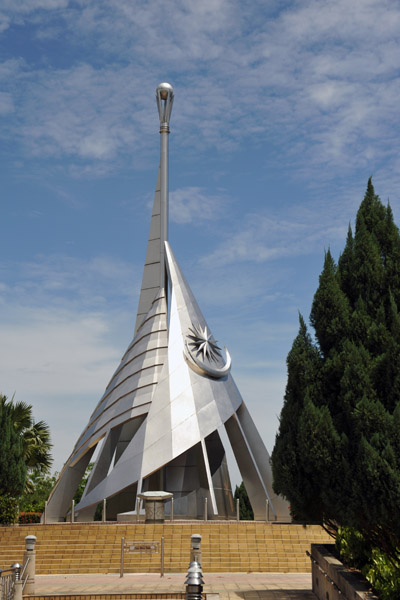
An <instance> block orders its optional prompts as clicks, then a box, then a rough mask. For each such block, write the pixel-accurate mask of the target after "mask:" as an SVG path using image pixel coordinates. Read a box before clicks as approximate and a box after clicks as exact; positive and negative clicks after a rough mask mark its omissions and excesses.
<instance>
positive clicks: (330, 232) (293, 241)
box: [200, 214, 346, 267]
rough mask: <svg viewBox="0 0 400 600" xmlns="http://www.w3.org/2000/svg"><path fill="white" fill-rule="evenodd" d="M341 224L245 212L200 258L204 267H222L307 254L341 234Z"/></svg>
mask: <svg viewBox="0 0 400 600" xmlns="http://www.w3.org/2000/svg"><path fill="white" fill-rule="evenodd" d="M345 230H346V228H345V227H344V226H343V224H340V225H337V224H335V223H332V224H331V225H330V226H326V225H324V224H321V223H318V224H317V223H316V222H315V219H314V222H304V221H303V222H302V221H299V220H297V219H296V220H290V221H289V220H285V219H277V218H272V217H268V216H263V215H259V214H258V215H248V216H247V218H246V222H245V223H243V222H242V223H241V224H240V229H239V230H238V231H237V232H236V233H234V234H233V235H232V234H231V235H229V236H228V237H227V239H225V240H224V241H223V242H222V243H221V244H220V245H219V246H217V248H216V249H215V250H214V251H213V252H212V253H211V254H209V255H207V256H204V257H203V258H201V259H200V263H201V264H202V265H206V266H213V267H222V266H225V265H229V264H237V263H241V262H253V263H264V262H268V261H271V260H275V259H279V258H282V257H288V256H296V255H299V254H310V253H312V252H315V250H316V246H317V245H319V247H320V248H321V249H323V247H324V244H325V247H326V244H328V245H329V241H330V240H333V239H337V238H338V237H339V236H340V237H341V238H343V237H344V235H345Z"/></svg>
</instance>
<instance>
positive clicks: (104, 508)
mask: <svg viewBox="0 0 400 600" xmlns="http://www.w3.org/2000/svg"><path fill="white" fill-rule="evenodd" d="M106 511H107V500H106V499H105V498H104V499H103V512H102V515H101V518H102V521H103V523H105V522H106V521H107V515H106Z"/></svg>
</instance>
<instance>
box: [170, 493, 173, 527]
mask: <svg viewBox="0 0 400 600" xmlns="http://www.w3.org/2000/svg"><path fill="white" fill-rule="evenodd" d="M170 517H171V521H173V520H174V499H173V498H171V515H170Z"/></svg>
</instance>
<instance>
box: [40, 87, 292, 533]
mask: <svg viewBox="0 0 400 600" xmlns="http://www.w3.org/2000/svg"><path fill="white" fill-rule="evenodd" d="M173 98H174V92H173V89H172V86H171V85H169V84H168V83H162V84H160V85H159V86H158V87H157V90H156V99H157V106H158V110H159V116H160V134H161V158H160V167H159V171H158V177H157V186H156V192H155V196H154V206H153V212H152V217H151V225H150V234H149V241H148V246H147V254H146V260H145V266H144V272H143V279H142V287H141V292H140V299H139V307H138V312H137V318H136V325H135V334H134V337H133V340H132V342H131V344H130V345H129V347H128V349H127V351H126V352H125V354H124V356H123V357H122V360H121V363H120V365H119V367H118V368H117V370H116V371H115V373H114V375H113V377H112V378H111V381H110V383H109V384H108V386H107V388H106V390H105V392H104V395H103V397H102V398H101V400H100V402H99V404H98V405H97V407H96V409H95V411H94V412H93V414H92V416H91V417H90V420H89V423H88V424H87V426H86V428H85V429H84V431H83V433H82V434H81V436H80V438H79V439H78V441H77V443H76V445H75V447H74V449H73V451H72V454H71V456H70V457H69V459H68V460H67V462H66V463H65V466H64V468H63V469H62V471H61V473H60V476H59V479H58V482H57V484H56V486H55V488H54V489H53V491H52V493H51V495H50V498H49V501H48V505H47V511H46V519H47V521H48V522H50V521H59V520H62V519H63V518H64V516H65V514H66V513H67V512H68V510H69V508H70V506H71V501H72V498H73V496H74V495H75V491H76V489H77V487H78V485H79V483H80V481H81V479H82V476H83V475H84V473H85V470H86V467H87V465H88V464H89V462H90V459H91V458H92V456H93V453H94V450H95V448H96V447H97V446H98V445H99V444H101V447H100V450H99V452H98V454H97V458H96V460H95V462H94V466H93V469H92V471H91V475H90V478H89V480H88V482H87V485H86V488H85V491H84V493H83V496H82V499H81V501H80V503H79V504H78V505H77V506H76V509H75V510H76V518H77V520H80V521H84V520H91V519H93V515H94V512H95V510H96V507H97V505H98V504H99V503H100V502H102V501H103V499H106V500H107V517H108V518H117V515H118V514H121V513H124V512H127V511H133V510H134V509H135V507H136V498H137V495H138V494H140V493H143V492H146V491H165V492H171V493H173V494H174V515H175V517H177V518H179V517H185V518H198V517H203V507H204V500H205V498H207V500H208V506H209V518H214V519H226V518H230V517H232V516H233V515H234V505H233V498H232V490H231V485H230V480H229V474H228V467H227V463H226V459H225V451H224V448H223V445H222V442H221V439H220V435H219V433H218V430H219V429H220V428H225V430H226V432H227V435H228V439H229V441H230V444H231V446H232V450H233V453H234V456H235V458H236V461H237V464H238V467H239V470H240V473H241V475H242V478H243V481H244V483H245V486H246V489H247V492H248V495H249V498H250V502H251V504H252V507H253V510H254V514H255V518H256V519H262V520H264V519H265V518H266V513H267V511H266V506H267V501H268V506H269V511H268V514H269V515H270V519H271V520H285V521H287V520H289V518H290V517H289V510H288V506H287V503H286V502H285V501H284V500H283V499H282V498H280V497H279V496H276V495H275V494H274V492H273V490H272V473H271V468H270V459H269V455H268V452H267V450H266V448H265V446H264V444H263V442H262V440H261V437H260V435H259V433H258V431H257V429H256V427H255V425H254V423H253V421H252V419H251V417H250V414H249V412H248V410H247V408H246V406H245V404H244V402H243V399H242V397H241V396H240V393H239V391H238V389H237V387H236V385H235V383H234V381H233V378H232V375H231V374H230V368H231V358H230V355H229V352H228V351H227V350H226V349H225V351H223V350H222V349H221V348H220V347H219V346H218V345H217V342H216V341H215V339H214V337H213V335H212V333H211V331H210V329H209V327H208V325H207V323H206V321H205V319H204V317H203V315H202V313H201V311H200V308H199V306H198V304H197V302H196V300H195V298H194V296H193V293H192V292H191V290H190V288H189V285H188V283H187V282H186V280H185V278H184V276H183V274H182V272H181V270H180V268H179V265H178V263H177V261H176V258H175V257H174V255H173V253H172V250H171V248H170V246H169V243H168V135H169V120H170V116H171V110H172V104H173Z"/></svg>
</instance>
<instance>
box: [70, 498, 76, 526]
mask: <svg viewBox="0 0 400 600" xmlns="http://www.w3.org/2000/svg"><path fill="white" fill-rule="evenodd" d="M71 523H75V500H72V502H71Z"/></svg>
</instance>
